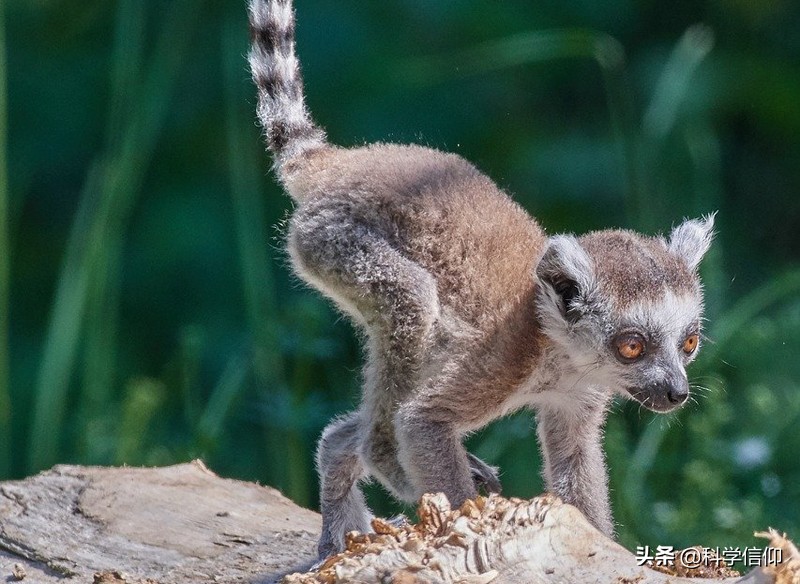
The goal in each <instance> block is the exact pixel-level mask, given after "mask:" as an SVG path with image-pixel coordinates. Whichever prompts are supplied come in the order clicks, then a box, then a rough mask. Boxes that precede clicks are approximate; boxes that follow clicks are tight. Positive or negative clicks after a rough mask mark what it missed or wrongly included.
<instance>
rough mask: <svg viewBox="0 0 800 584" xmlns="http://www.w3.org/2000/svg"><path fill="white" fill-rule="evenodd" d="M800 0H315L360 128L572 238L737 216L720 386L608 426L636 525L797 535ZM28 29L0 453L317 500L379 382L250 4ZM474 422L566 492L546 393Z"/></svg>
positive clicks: (519, 469) (306, 42) (21, 38)
mask: <svg viewBox="0 0 800 584" xmlns="http://www.w3.org/2000/svg"><path fill="white" fill-rule="evenodd" d="M2 10H4V11H5V13H3V12H2ZM798 16H800V7H798V5H797V4H796V3H790V2H784V3H780V2H779V3H774V4H772V5H771V8H769V9H766V8H764V7H760V6H756V5H751V4H747V3H737V4H736V5H734V6H728V5H723V4H722V3H716V2H710V3H706V4H703V5H702V6H701V5H695V4H690V3H683V4H681V5H680V6H677V7H667V6H660V5H654V4H646V3H633V4H632V3H626V2H622V1H621V0H620V1H614V2H610V3H607V5H605V6H604V9H603V10H597V7H596V6H594V5H593V4H590V3H575V4H569V5H562V4H556V3H548V2H544V3H529V2H525V1H523V0H510V1H509V2H507V3H504V4H503V6H502V8H498V6H497V5H494V4H492V5H489V4H484V3H477V2H467V3H464V5H463V6H461V5H459V6H455V5H447V6H446V7H445V6H444V5H441V6H440V5H438V4H435V3H420V2H389V3H372V4H369V5H363V4H362V3H357V2H355V1H354V0H340V1H338V2H333V0H315V1H314V2H304V3H300V5H299V6H298V23H299V24H298V27H299V28H298V35H299V40H298V43H299V52H300V56H301V60H302V62H303V65H304V71H305V74H306V79H307V86H308V88H307V89H308V101H309V104H310V107H311V110H312V112H314V115H315V117H316V118H317V119H318V120H319V121H320V123H321V124H322V125H324V126H325V127H326V128H327V130H328V133H329V135H330V136H331V138H332V140H334V141H335V142H338V143H340V144H345V145H347V144H358V143H361V142H362V141H372V140H386V139H390V140H395V141H417V142H422V143H426V144H430V145H433V146H437V147H441V148H444V149H448V150H453V151H455V152H458V153H460V154H462V155H464V156H465V157H467V158H468V159H470V160H472V161H474V162H475V163H476V164H478V165H479V166H480V167H481V168H482V169H484V170H485V171H486V172H487V173H488V174H489V175H490V176H492V177H494V178H495V179H496V180H498V182H499V183H500V184H501V185H502V186H503V187H504V188H506V189H507V190H509V191H510V192H511V193H513V196H514V197H515V198H516V199H517V200H519V201H520V202H521V203H522V204H523V205H524V206H525V207H526V208H527V209H529V210H530V211H531V213H532V214H534V215H535V216H536V217H537V218H538V219H539V220H540V221H541V223H542V224H543V225H544V226H545V227H546V228H547V229H548V230H549V231H551V232H557V231H576V232H582V231H586V230H590V229H599V228H604V227H609V226H622V227H632V228H637V229H641V230H644V231H646V232H649V233H655V232H658V231H662V232H663V231H667V230H668V229H669V228H670V226H671V225H672V224H674V223H676V222H677V221H679V220H680V219H681V218H682V217H684V216H697V215H700V214H704V213H708V212H711V211H715V210H719V215H718V226H719V236H718V239H717V241H716V243H715V245H714V248H713V250H712V252H711V253H710V254H709V256H708V258H707V260H706V261H705V263H704V266H703V275H704V280H705V282H706V292H707V316H708V326H707V331H706V334H707V337H708V340H707V342H706V345H705V348H704V350H703V352H702V354H701V357H700V359H699V361H698V363H696V364H695V365H694V366H693V369H692V370H691V371H690V378H691V379H692V380H693V382H694V383H695V384H696V385H697V386H698V388H697V391H696V396H697V402H696V403H693V404H691V405H689V406H688V407H686V408H684V409H683V410H682V411H681V412H680V413H678V414H676V415H672V416H668V417H656V416H654V415H652V414H649V413H646V412H642V411H641V410H640V409H639V408H637V407H635V406H634V405H633V404H623V403H620V404H619V405H617V406H615V411H614V413H613V415H612V416H611V417H610V419H609V422H608V428H607V438H606V446H607V451H608V461H609V467H610V473H611V482H612V490H613V493H612V496H613V503H614V507H615V512H616V517H617V520H618V521H619V523H620V528H619V535H620V538H621V541H623V543H625V544H627V545H631V546H632V545H636V544H650V545H659V544H664V545H676V546H685V545H692V544H696V543H703V544H704V545H719V546H744V545H753V543H754V540H753V539H752V531H753V530H754V529H761V528H763V527H765V526H767V525H771V526H775V527H778V528H780V529H784V530H787V531H789V532H790V534H791V533H793V534H795V537H798V535H797V534H798V533H800V457H798V456H797V452H798V451H800V431H799V430H798V428H800V361H799V360H798V359H797V358H796V356H797V354H798V350H800V296H799V295H798V293H799V292H800V276H798V269H799V266H798V258H799V257H800V238H798V235H797V233H798V227H800V203H799V202H798V192H800V166H799V165H798V164H797V161H798V160H800V139H798V138H797V136H800V99H798V98H800V93H798V84H797V79H800V76H798V74H800V36H799V35H798V33H797V30H795V29H796V27H793V26H792V25H791V23H792V22H797V21H798ZM3 18H4V20H3ZM387 22H403V23H406V24H407V26H405V25H404V26H398V27H390V28H388V29H387V27H386V23H387ZM698 22H702V23H703V24H702V25H698V24H697V23H698ZM0 24H3V25H4V26H2V27H0V29H1V30H3V31H4V32H5V35H4V37H0V73H2V75H0V247H1V248H2V251H3V253H2V261H0V476H2V477H4V478H10V477H19V476H23V475H26V474H29V473H32V472H36V471H38V470H41V469H43V468H47V467H49V466H51V465H52V464H55V463H57V462H75V463H84V464H169V463H173V462H177V461H183V460H186V459H188V458H191V457H196V456H199V457H203V458H204V459H205V460H206V461H207V462H208V464H209V465H210V466H211V467H212V468H214V469H215V470H217V471H218V472H220V473H222V474H225V475H229V476H237V477H241V478H244V479H249V480H259V481H262V482H265V483H268V484H271V485H274V486H276V487H279V488H281V489H282V490H284V491H285V492H286V493H287V494H288V495H289V496H290V497H292V498H293V499H295V500H296V501H297V502H298V503H300V504H303V505H309V506H313V505H316V496H317V492H316V473H315V471H314V468H313V449H314V443H315V440H316V438H317V436H318V435H319V432H320V431H321V429H322V427H323V426H324V425H325V423H326V422H327V421H328V420H329V419H330V418H331V417H333V416H334V415H336V414H337V413H339V412H342V411H344V410H347V409H350V408H352V407H353V405H354V404H355V402H356V400H357V394H358V390H357V387H358V365H359V360H360V359H359V349H358V343H357V339H356V338H355V336H354V334H353V332H352V330H351V329H350V327H349V326H348V325H347V324H346V322H345V321H344V320H343V319H341V318H340V317H339V316H338V315H336V313H335V312H334V311H333V310H332V309H331V307H330V306H329V305H328V304H327V303H326V302H325V301H324V300H322V299H321V298H320V297H319V296H318V295H316V294H315V293H313V292H312V291H310V290H307V289H305V288H303V287H302V286H300V285H299V284H298V283H297V281H296V280H295V279H293V277H291V276H290V274H289V270H288V269H287V262H286V260H285V257H284V255H283V251H282V243H281V239H282V225H283V220H284V219H285V216H286V214H287V212H288V209H289V205H290V203H289V201H288V200H287V198H286V197H284V196H283V195H282V194H281V193H280V191H279V189H278V188H277V186H276V185H275V183H274V180H273V179H272V178H271V176H270V175H269V172H268V169H269V164H270V162H269V160H268V158H267V156H266V155H265V154H264V153H263V148H262V142H261V139H260V136H259V133H258V129H257V128H256V127H255V124H254V119H255V116H254V101H255V97H254V92H253V89H252V87H251V84H250V81H249V75H248V72H247V69H246V62H245V60H244V54H245V53H246V51H247V32H246V24H245V14H244V7H243V6H242V5H241V4H240V3H238V2H234V3H208V2H202V0H179V1H173V2H168V1H166V0H161V1H157V0H149V1H146V2H136V1H134V0H119V1H118V2H117V3H113V4H108V3H102V2H98V1H96V0H92V1H90V2H88V3H83V4H81V5H74V4H70V3H67V2H65V1H63V0H49V1H46V2H45V1H43V2H38V3H33V4H31V3H26V2H22V0H10V1H9V2H7V3H5V4H4V5H3V7H2V8H0ZM5 80H7V84H6V85H3V84H2V81H5ZM6 168H7V169H8V172H7V175H6V173H5V171H6ZM6 176H7V180H6ZM6 228H7V229H8V236H7V238H6V236H5V235H4V232H3V230H4V229H6ZM3 262H10V271H9V267H8V265H7V264H4V263H3ZM6 291H8V293H10V301H7V300H6V299H5V298H6V297H7V293H6ZM9 314H10V318H9V317H8V316H7V315H9ZM6 340H8V346H7V347H5V346H4V344H3V343H5V342H6ZM6 362H7V363H8V366H6V364H5V363H6ZM6 369H8V373H4V371H6ZM6 379H8V382H6V381H5V380H6ZM469 446H470V448H471V449H472V450H474V451H475V452H476V453H477V454H478V455H479V456H481V457H483V458H485V459H487V460H489V461H491V462H493V463H495V464H499V465H500V466H501V468H502V469H503V482H504V486H505V490H506V492H507V493H508V494H515V495H520V496H532V495H534V494H536V493H538V492H539V491H540V490H541V488H542V484H541V479H540V478H539V468H540V465H539V460H538V452H537V449H536V444H535V433H534V431H533V422H532V418H531V417H530V416H529V415H526V414H518V415H515V416H512V417H509V418H508V419H505V420H501V421H499V422H497V423H495V424H493V425H491V426H490V427H488V428H487V429H485V430H484V431H482V432H480V433H478V434H476V435H475V436H472V437H471V438H470V439H469ZM369 496H370V500H371V502H372V504H373V505H374V506H375V507H376V508H377V509H378V510H379V511H381V512H385V513H392V512H394V511H396V505H395V504H394V503H392V502H390V501H389V500H388V499H387V498H386V496H385V495H384V494H383V493H382V491H381V490H380V489H379V488H376V487H371V488H370V494H369Z"/></svg>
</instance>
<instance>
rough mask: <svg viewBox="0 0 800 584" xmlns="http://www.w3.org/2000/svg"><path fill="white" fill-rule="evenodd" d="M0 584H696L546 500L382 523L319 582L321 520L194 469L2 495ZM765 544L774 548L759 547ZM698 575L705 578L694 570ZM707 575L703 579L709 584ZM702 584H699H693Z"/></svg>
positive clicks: (795, 569)
mask: <svg viewBox="0 0 800 584" xmlns="http://www.w3.org/2000/svg"><path fill="white" fill-rule="evenodd" d="M0 495H1V496H0V579H2V580H0V581H3V580H4V581H7V582H12V581H15V580H21V581H23V582H28V583H42V584H50V583H55V582H59V583H66V584H72V583H73V582H75V583H77V582H95V583H98V584H101V583H109V584H123V583H128V584H188V583H189V582H192V583H198V582H217V583H228V582H231V583H232V582H250V583H253V584H256V583H257V584H267V583H270V582H276V581H279V580H280V579H281V578H282V577H283V576H284V575H286V574H287V573H291V572H298V573H295V574H292V575H289V576H287V577H286V578H285V581H286V582H287V583H317V582H326V583H334V582H356V583H358V582H364V583H367V582H369V583H378V582H387V583H393V584H411V583H419V584H422V583H431V584H432V583H440V582H461V583H464V584H481V583H488V582H492V583H493V584H501V583H512V582H513V583H534V584H535V583H555V582H570V583H579V582H614V583H616V584H633V583H636V584H647V583H665V582H673V583H677V582H688V581H690V580H689V579H688V578H685V577H682V576H683V575H685V574H686V573H689V574H691V573H692V571H691V570H688V571H687V570H683V571H681V570H682V568H681V567H680V566H679V567H678V569H677V570H675V569H673V570H672V574H665V573H662V572H659V571H656V570H653V569H650V568H648V567H646V566H640V565H638V564H639V562H638V561H637V558H635V557H634V555H633V554H631V553H630V552H629V551H627V550H625V549H624V548H622V547H621V546H620V545H618V544H617V543H615V542H613V541H611V540H609V539H608V538H606V537H605V536H603V535H602V534H601V533H599V532H598V531H596V530H595V529H594V528H593V527H592V526H590V525H589V524H588V523H587V522H586V520H585V519H584V517H583V516H582V515H581V514H580V513H579V512H578V511H577V510H576V509H575V508H574V507H571V506H569V505H565V504H563V503H561V502H560V501H559V500H558V499H557V498H555V497H552V496H548V495H545V496H542V497H537V498H535V499H532V500H530V501H523V500H518V499H510V500H509V499H504V498H502V497H497V496H492V497H489V498H483V497H479V498H478V499H477V500H475V501H468V502H467V503H466V504H465V505H464V506H462V507H461V508H460V509H456V510H451V509H450V508H449V505H448V503H447V500H446V499H445V498H444V497H443V496H441V495H427V496H426V497H424V498H423V500H422V502H421V504H420V511H419V514H420V523H419V524H418V525H415V526H406V527H402V528H398V527H394V526H392V525H390V524H388V523H386V522H383V521H380V520H376V521H375V522H374V524H373V527H374V528H375V531H376V533H374V534H368V535H351V536H350V537H349V541H348V544H349V545H348V550H347V551H346V552H345V553H343V554H340V555H338V556H335V557H333V558H330V559H329V560H328V561H327V562H325V563H324V564H323V565H322V566H321V567H320V569H319V570H318V571H314V572H307V573H302V572H303V571H304V570H305V569H308V568H309V567H310V565H311V564H312V563H313V561H314V553H315V547H316V539H317V536H318V534H319V528H320V518H319V515H318V514H316V513H314V512H312V511H308V510H306V509H302V508H300V507H297V506H296V505H294V504H293V503H292V502H291V501H289V500H288V499H286V498H285V497H283V496H282V495H281V494H280V493H279V492H277V491H276V490H274V489H271V488H269V487H262V486H258V485H255V484H251V483H245V482H241V481H235V480H230V479H223V478H220V477H218V476H216V475H215V474H213V473H212V472H211V471H209V470H208V469H207V468H206V467H205V466H204V465H203V464H202V463H201V462H199V461H195V462H192V463H189V464H182V465H177V466H172V467H166V468H152V469H140V468H98V467H78V466H58V467H55V468H53V469H52V470H50V471H47V472H44V473H42V474H39V475H37V476H34V477H31V478H28V479H26V480H23V481H14V482H6V483H0ZM765 535H766V536H767V537H768V538H769V545H772V546H775V547H779V548H780V549H781V550H782V554H781V562H780V563H779V564H777V565H775V566H770V567H767V568H757V569H755V570H754V571H752V572H750V573H749V574H748V575H747V576H746V577H744V578H738V577H732V578H725V577H724V576H725V574H726V573H725V571H724V570H716V571H714V570H712V571H711V572H712V575H714V576H715V577H717V579H716V580H715V581H720V582H728V583H732V582H742V583H748V584H756V583H759V584H760V583H767V582H775V583H777V584H800V554H798V552H797V549H796V548H795V547H794V545H793V544H792V543H791V542H789V541H788V540H787V539H785V538H784V537H782V536H781V535H780V534H778V533H776V532H770V533H769V534H765ZM765 545H767V542H766V541H765ZM694 573H695V574H697V573H698V572H697V571H694ZM708 573H709V572H708V570H707V571H706V574H708ZM694 581H695V582H696V580H694Z"/></svg>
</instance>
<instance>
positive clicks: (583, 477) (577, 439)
mask: <svg viewBox="0 0 800 584" xmlns="http://www.w3.org/2000/svg"><path fill="white" fill-rule="evenodd" d="M605 409H606V408H605V404H603V405H602V406H600V405H597V406H593V407H592V408H590V409H588V410H580V411H576V410H575V409H573V408H570V407H564V408H559V407H552V406H549V407H547V408H541V409H539V410H538V411H537V415H536V422H537V433H538V435H539V444H540V446H541V449H542V454H543V458H544V479H545V482H546V483H547V489H548V490H549V491H551V492H553V493H555V494H556V495H558V496H559V497H561V499H562V500H563V501H564V502H566V503H569V504H571V505H574V506H575V507H577V508H578V509H580V510H581V512H582V513H583V514H584V515H586V517H587V519H589V521H590V522H591V523H592V524H593V525H594V526H595V527H596V528H597V529H599V530H600V531H602V532H603V533H605V534H606V535H608V536H609V537H613V536H614V522H613V520H612V519H611V504H610V502H609V497H608V475H607V472H606V465H605V459H604V456H603V448H602V444H603V423H604V421H605Z"/></svg>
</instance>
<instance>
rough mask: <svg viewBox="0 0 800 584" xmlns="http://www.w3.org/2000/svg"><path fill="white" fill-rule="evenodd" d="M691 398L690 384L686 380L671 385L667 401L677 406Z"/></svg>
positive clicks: (668, 389)
mask: <svg viewBox="0 0 800 584" xmlns="http://www.w3.org/2000/svg"><path fill="white" fill-rule="evenodd" d="M687 397H689V384H688V383H687V382H686V381H685V380H680V381H678V382H677V383H670V384H669V386H668V388H667V399H668V400H669V401H670V403H673V404H675V405H678V404H682V403H683V402H685V401H686V398H687Z"/></svg>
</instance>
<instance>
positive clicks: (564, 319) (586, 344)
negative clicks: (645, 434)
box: [536, 216, 713, 412]
mask: <svg viewBox="0 0 800 584" xmlns="http://www.w3.org/2000/svg"><path fill="white" fill-rule="evenodd" d="M712 227H713V216H712V217H708V218H707V219H705V220H701V221H686V222H685V223H683V224H682V225H680V226H679V227H677V228H676V229H675V230H674V231H673V232H672V234H671V236H670V238H669V240H664V239H657V238H648V237H643V236H641V235H637V234H635V233H631V232H626V231H601V232H596V233H591V234H588V235H585V236H583V237H580V238H574V237H571V236H557V237H554V238H551V241H550V245H549V247H548V249H547V251H546V252H545V254H544V257H543V258H542V260H541V261H540V263H539V266H538V267H537V270H536V275H537V277H538V280H539V282H540V291H539V299H538V310H539V315H540V319H541V323H542V327H543V330H544V332H545V334H546V335H547V336H548V337H550V339H551V340H552V341H553V342H554V343H555V344H557V345H558V346H560V348H561V350H563V351H564V352H565V353H566V354H567V355H569V357H570V361H571V362H572V363H573V365H574V366H575V367H577V368H578V372H579V373H581V375H582V379H583V381H585V382H587V383H588V384H598V385H606V386H610V387H611V388H612V389H614V390H617V391H619V392H620V393H623V394H626V395H629V396H631V397H633V398H634V399H636V400H637V401H638V402H639V403H641V404H642V405H643V406H645V407H647V408H648V409H650V410H653V411H656V412H668V411H670V410H673V409H674V408H676V407H678V406H680V405H681V404H683V403H684V402H685V401H686V400H687V398H688V397H689V381H688V379H687V376H686V365H688V364H689V363H690V362H691V361H692V360H693V359H694V358H695V356H696V355H697V351H698V349H699V347H700V338H701V324H702V312H703V295H702V287H701V284H700V280H699V278H698V276H697V266H698V264H699V262H700V260H701V259H702V257H703V255H704V254H705V252H706V251H707V250H708V247H709V245H710V243H711V239H712V236H713V232H712ZM581 369H585V372H582V371H581Z"/></svg>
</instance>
